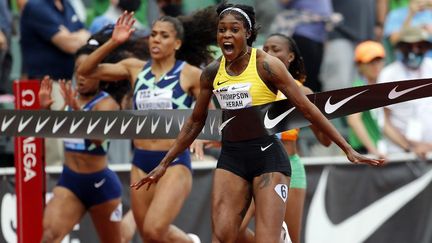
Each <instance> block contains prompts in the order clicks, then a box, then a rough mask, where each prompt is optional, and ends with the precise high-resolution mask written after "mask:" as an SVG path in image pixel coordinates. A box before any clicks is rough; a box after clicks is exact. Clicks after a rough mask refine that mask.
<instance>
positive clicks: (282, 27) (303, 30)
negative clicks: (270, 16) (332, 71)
mask: <svg viewBox="0 0 432 243" xmlns="http://www.w3.org/2000/svg"><path fill="white" fill-rule="evenodd" d="M279 4H280V6H281V7H282V8H284V9H285V10H284V11H282V12H281V13H279V14H278V15H277V16H276V18H275V20H274V22H273V24H272V32H274V33H282V34H285V35H287V36H292V38H293V39H294V40H295V41H296V43H297V45H298V47H299V49H300V52H301V53H302V55H303V57H304V64H305V68H306V73H307V76H308V79H307V80H306V82H305V84H304V85H305V86H307V87H309V88H310V89H312V90H313V91H314V92H318V91H321V81H320V80H319V77H318V74H319V71H320V67H321V62H322V58H323V51H324V43H325V41H326V40H327V29H326V23H327V22H329V21H330V19H331V15H332V13H333V7H332V2H331V0H279Z"/></svg>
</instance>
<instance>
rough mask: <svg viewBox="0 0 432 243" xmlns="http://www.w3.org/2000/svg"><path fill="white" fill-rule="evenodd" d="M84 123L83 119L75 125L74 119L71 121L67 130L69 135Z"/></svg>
mask: <svg viewBox="0 0 432 243" xmlns="http://www.w3.org/2000/svg"><path fill="white" fill-rule="evenodd" d="M83 121H84V117H83V118H81V120H79V121H78V123H77V124H75V118H74V119H73V120H72V125H71V127H70V129H69V134H72V133H74V132H75V130H76V129H77V128H78V127H79V125H81V123H82V122H83Z"/></svg>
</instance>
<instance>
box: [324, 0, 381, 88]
mask: <svg viewBox="0 0 432 243" xmlns="http://www.w3.org/2000/svg"><path fill="white" fill-rule="evenodd" d="M382 1H385V2H384V3H383V2H382ZM386 1H387V0H350V1H346V0H332V3H333V10H334V12H337V13H340V14H342V16H343V21H342V22H341V23H340V24H338V25H337V26H336V27H335V28H334V29H333V31H331V32H330V33H329V38H328V41H327V43H326V45H325V48H324V57H323V62H322V65H321V70H320V78H321V81H322V85H323V91H328V90H334V89H340V88H347V87H351V85H352V82H353V81H354V77H355V73H356V71H355V68H356V67H355V63H354V62H353V60H354V49H355V47H356V46H357V44H358V43H360V42H363V41H366V40H378V39H380V38H381V37H380V36H381V34H380V33H382V22H381V23H379V21H383V18H384V16H385V14H383V11H385V10H386V8H385V6H386V3H387V2H386Z"/></svg>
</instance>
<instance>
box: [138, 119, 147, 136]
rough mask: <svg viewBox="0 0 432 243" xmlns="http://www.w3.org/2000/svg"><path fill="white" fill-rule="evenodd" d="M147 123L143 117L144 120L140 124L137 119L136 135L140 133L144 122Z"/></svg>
mask: <svg viewBox="0 0 432 243" xmlns="http://www.w3.org/2000/svg"><path fill="white" fill-rule="evenodd" d="M146 121H147V117H144V120H143V121H142V122H141V123H140V120H139V118H138V122H137V126H136V134H138V133H140V132H141V129H142V128H143V126H144V124H145V122H146Z"/></svg>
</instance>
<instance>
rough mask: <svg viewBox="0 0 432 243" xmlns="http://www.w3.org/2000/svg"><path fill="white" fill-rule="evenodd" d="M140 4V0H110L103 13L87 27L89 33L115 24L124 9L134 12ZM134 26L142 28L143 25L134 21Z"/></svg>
mask: <svg viewBox="0 0 432 243" xmlns="http://www.w3.org/2000/svg"><path fill="white" fill-rule="evenodd" d="M140 6H141V0H110V5H109V6H108V9H107V10H106V11H105V12H104V13H103V15H100V16H97V17H96V18H94V20H93V22H92V23H91V25H90V27H89V31H90V32H91V33H96V32H98V31H99V30H101V29H102V28H103V27H104V26H107V25H110V24H115V23H116V21H117V19H118V18H119V17H120V15H122V13H123V12H124V11H128V12H136V11H137V10H138V8H139V7H140ZM134 27H135V28H136V29H137V30H143V29H144V26H143V25H142V24H141V23H140V22H139V21H135V24H134Z"/></svg>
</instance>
